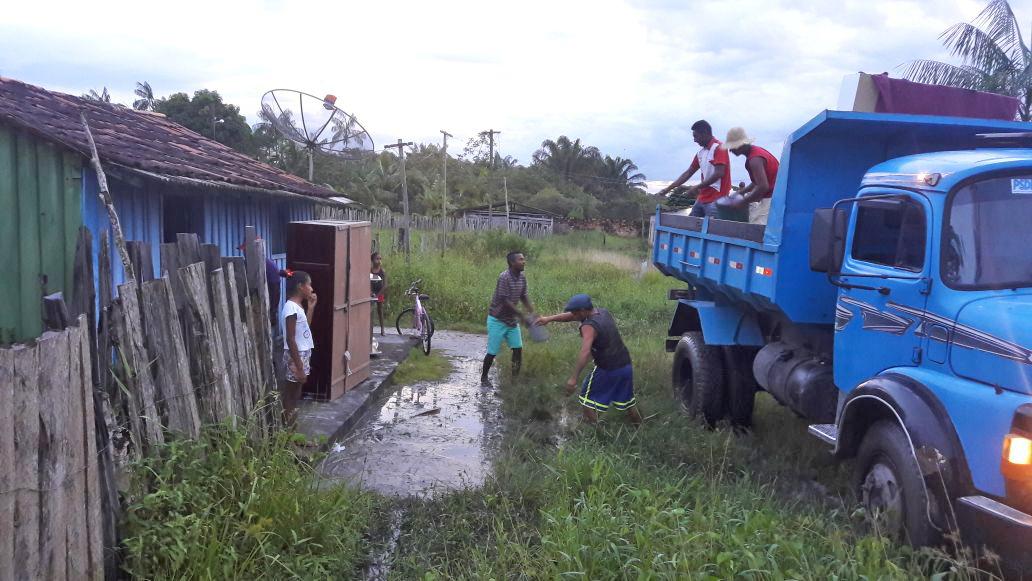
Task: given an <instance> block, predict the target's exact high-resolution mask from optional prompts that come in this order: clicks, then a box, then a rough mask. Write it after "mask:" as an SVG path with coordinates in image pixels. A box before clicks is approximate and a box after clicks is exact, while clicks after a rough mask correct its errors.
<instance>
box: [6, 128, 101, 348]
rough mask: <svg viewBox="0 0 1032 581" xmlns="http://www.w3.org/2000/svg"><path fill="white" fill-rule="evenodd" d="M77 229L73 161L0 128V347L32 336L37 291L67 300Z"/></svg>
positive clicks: (78, 194) (78, 179) (78, 197)
mask: <svg viewBox="0 0 1032 581" xmlns="http://www.w3.org/2000/svg"><path fill="white" fill-rule="evenodd" d="M81 224H82V160H81V158H80V157H79V156H78V155H77V154H74V153H72V152H69V151H67V150H65V149H63V148H60V147H57V146H55V145H52V144H50V143H47V142H45V141H43V140H41V139H38V138H36V137H34V136H32V135H30V134H28V133H25V132H24V131H19V130H16V129H13V128H11V127H8V126H4V125H0V343H8V342H13V341H24V340H28V339H32V338H34V337H37V336H39V335H40V333H41V332H42V330H43V324H42V320H41V319H42V317H41V315H40V313H41V298H42V294H43V292H44V291H45V292H47V293H52V292H57V291H64V292H65V300H66V301H69V300H70V299H71V297H70V296H68V292H69V289H70V288H71V282H72V268H73V262H74V260H75V243H76V238H77V236H78V231H79V226H80V225H81ZM44 281H45V283H44Z"/></svg>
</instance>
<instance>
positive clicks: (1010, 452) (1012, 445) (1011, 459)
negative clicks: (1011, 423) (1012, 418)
mask: <svg viewBox="0 0 1032 581" xmlns="http://www.w3.org/2000/svg"><path fill="white" fill-rule="evenodd" d="M1003 459H1004V460H1006V461H1007V462H1008V463H1010V464H1014V465H1017V466H1028V465H1030V464H1032V440H1030V439H1028V438H1026V437H1024V436H1019V435H1017V434H1007V437H1006V438H1004V440H1003Z"/></svg>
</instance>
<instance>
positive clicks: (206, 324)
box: [179, 262, 234, 423]
mask: <svg viewBox="0 0 1032 581" xmlns="http://www.w3.org/2000/svg"><path fill="white" fill-rule="evenodd" d="M205 271H206V268H205V265H204V263H203V262H197V263H195V264H191V265H190V266H185V267H183V268H180V269H179V276H180V278H181V279H182V281H183V292H184V293H185V294H186V303H187V304H186V309H187V313H188V316H189V320H190V328H191V334H190V336H188V337H187V341H188V342H189V344H190V345H191V348H190V350H189V351H190V354H191V370H192V376H193V380H194V387H195V388H196V389H197V393H198V403H199V404H201V405H200V406H199V407H200V412H201V415H202V416H203V417H204V419H205V420H206V421H208V422H211V423H218V422H220V421H222V420H224V419H226V418H230V417H232V416H233V415H234V410H233V396H232V392H231V388H230V384H229V378H228V376H227V373H226V361H225V359H223V357H222V354H223V349H222V338H221V334H220V333H219V328H218V325H217V324H216V323H215V320H214V318H213V314H212V309H211V306H210V298H209V295H208V277H207V276H206V274H205Z"/></svg>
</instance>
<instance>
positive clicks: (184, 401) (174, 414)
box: [142, 275, 201, 438]
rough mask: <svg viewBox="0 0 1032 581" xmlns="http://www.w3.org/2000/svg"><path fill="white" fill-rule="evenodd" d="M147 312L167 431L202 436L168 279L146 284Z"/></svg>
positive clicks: (148, 332) (144, 292) (155, 374)
mask: <svg viewBox="0 0 1032 581" xmlns="http://www.w3.org/2000/svg"><path fill="white" fill-rule="evenodd" d="M142 296H143V303H142V304H143V310H144V312H146V313H147V333H146V343H147V350H148V351H149V352H150V360H151V361H153V362H154V366H153V371H154V383H155V385H156V386H157V391H158V392H159V393H161V397H162V399H163V400H164V405H162V406H161V409H162V410H163V411H164V414H163V415H164V417H165V418H166V420H165V427H167V428H168V429H169V430H171V431H173V432H178V433H180V434H182V435H184V436H186V437H189V438H196V437H197V436H198V435H200V431H201V419H200V415H199V413H198V411H197V399H196V396H195V395H194V391H193V385H192V383H191V381H190V361H189V360H188V359H187V357H186V346H185V344H184V342H183V335H182V332H181V328H180V325H179V313H178V311H177V309H176V304H175V300H174V299H173V298H172V283H171V281H170V280H169V277H168V276H167V275H163V276H162V277H161V278H159V279H156V280H152V281H150V282H145V283H143V292H142Z"/></svg>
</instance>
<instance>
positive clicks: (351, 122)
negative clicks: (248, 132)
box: [261, 89, 374, 180]
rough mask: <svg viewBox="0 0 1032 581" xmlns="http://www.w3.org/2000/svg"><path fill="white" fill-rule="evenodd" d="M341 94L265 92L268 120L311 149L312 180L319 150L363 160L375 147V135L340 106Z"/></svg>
mask: <svg viewBox="0 0 1032 581" xmlns="http://www.w3.org/2000/svg"><path fill="white" fill-rule="evenodd" d="M336 104H337V97H336V96H335V95H326V96H325V97H323V98H321V99H320V98H319V97H316V96H314V95H309V94H308V93H302V92H301V91H292V90H290V89H273V90H271V91H269V92H267V93H265V94H264V95H262V112H261V115H262V117H263V118H264V121H266V122H267V123H269V124H270V125H272V126H273V127H274V128H275V129H276V131H278V132H279V133H280V134H281V135H283V136H284V137H286V138H287V139H289V140H291V141H293V142H294V143H297V144H300V145H303V146H304V147H305V149H307V150H308V179H309V180H311V179H312V173H313V170H314V163H313V161H312V160H313V155H314V153H315V151H316V150H319V151H321V152H323V153H327V154H330V155H335V156H337V157H341V158H344V159H359V158H360V157H361V156H362V155H363V154H365V153H368V152H371V151H373V150H374V145H373V138H372V137H371V136H370V135H369V132H368V131H366V130H365V127H362V125H360V124H359V122H358V120H357V119H355V116H354V115H350V114H348V113H345V112H344V111H342V110H340V109H338V108H337V105H336Z"/></svg>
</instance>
